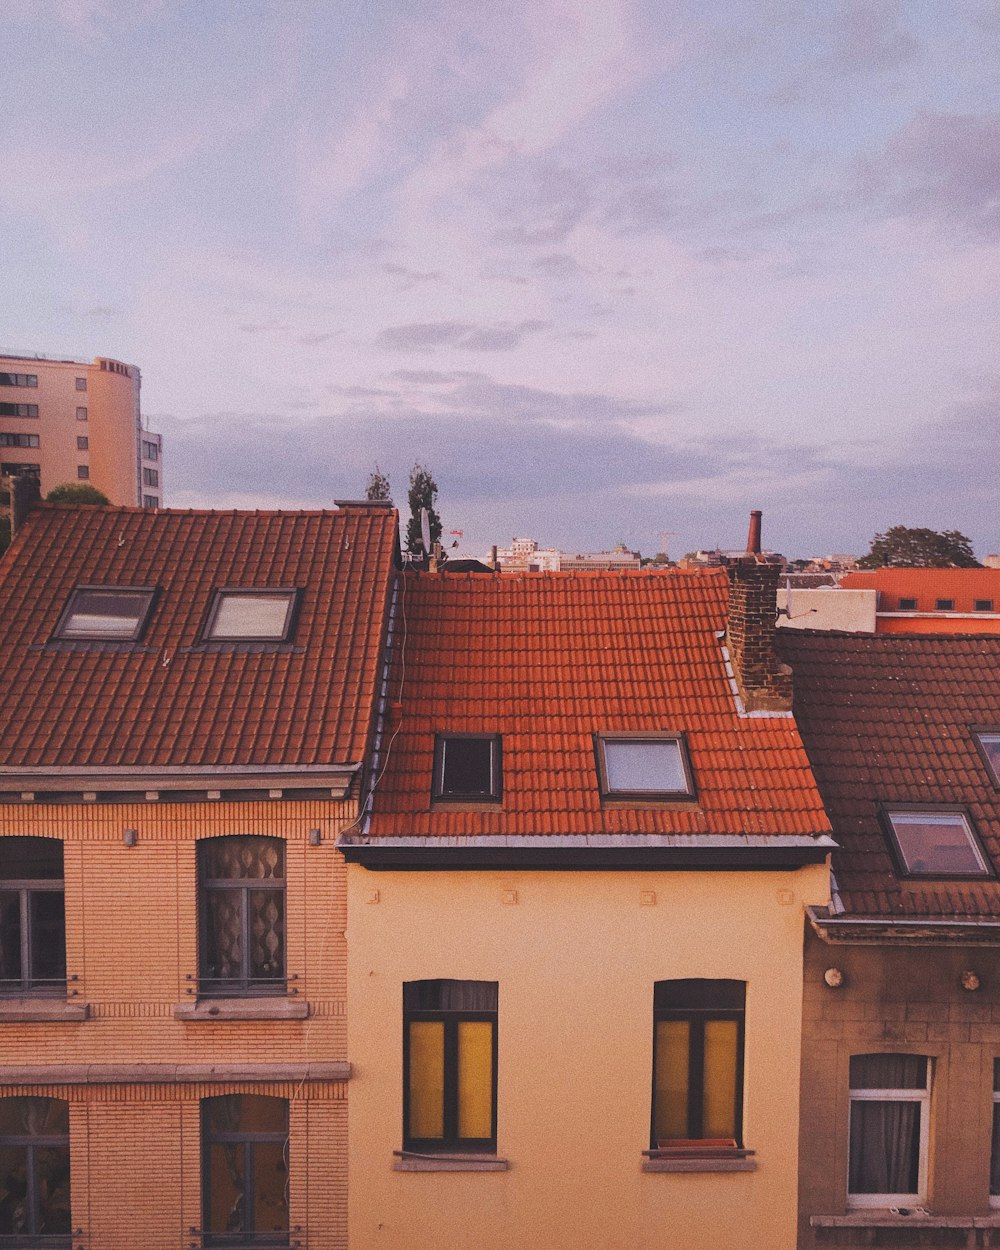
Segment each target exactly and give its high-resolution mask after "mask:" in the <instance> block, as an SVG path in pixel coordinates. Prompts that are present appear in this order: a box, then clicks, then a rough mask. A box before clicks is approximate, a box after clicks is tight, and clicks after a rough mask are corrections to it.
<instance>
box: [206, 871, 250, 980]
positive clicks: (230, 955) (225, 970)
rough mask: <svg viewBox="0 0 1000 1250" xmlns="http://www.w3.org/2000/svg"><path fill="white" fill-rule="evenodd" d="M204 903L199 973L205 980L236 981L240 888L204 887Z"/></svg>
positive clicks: (240, 958) (240, 962) (240, 955)
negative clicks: (220, 888)
mask: <svg viewBox="0 0 1000 1250" xmlns="http://www.w3.org/2000/svg"><path fill="white" fill-rule="evenodd" d="M203 902H204V907H205V924H204V933H205V949H204V951H203V952H202V972H201V975H202V977H203V978H205V979H206V980H208V981H227V980H238V979H239V978H240V977H241V976H242V974H243V891H242V890H206V891H205V896H204V900H203Z"/></svg>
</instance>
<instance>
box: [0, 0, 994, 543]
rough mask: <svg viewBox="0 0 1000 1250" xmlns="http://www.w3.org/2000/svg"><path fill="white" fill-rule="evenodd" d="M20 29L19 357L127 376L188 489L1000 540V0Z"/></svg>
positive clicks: (634, 528) (730, 533)
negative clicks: (379, 483) (98, 360)
mask: <svg viewBox="0 0 1000 1250" xmlns="http://www.w3.org/2000/svg"><path fill="white" fill-rule="evenodd" d="M4 16H5V22H6V25H5V29H6V30H7V32H8V37H9V40H10V44H11V47H16V49H17V55H16V56H14V57H11V58H10V60H9V63H8V65H7V67H6V73H5V76H4V82H3V83H2V84H0V106H2V108H3V115H4V117H5V121H6V125H5V126H4V128H3V131H2V133H0V154H2V156H3V160H4V169H5V179H4V191H5V194H4V197H3V202H2V203H0V239H2V241H3V244H4V253H5V264H4V267H3V272H2V275H0V294H2V298H3V306H4V309H5V313H6V315H5V318H4V324H3V328H2V331H0V334H2V341H0V350H3V351H6V352H25V351H29V352H34V351H37V352H41V353H45V354H48V355H52V356H63V357H67V356H68V357H72V358H81V359H87V358H91V357H93V356H98V355H101V356H111V357H114V358H117V359H121V360H128V361H134V362H135V363H136V364H137V365H138V366H139V367H140V368H141V370H142V381H143V392H142V408H143V413H144V415H145V416H147V417H148V418H149V419H150V421H151V422H152V423H153V425H154V426H155V428H157V429H158V430H160V431H161V432H162V433H163V436H164V440H165V444H166V445H168V446H169V448H170V457H169V462H170V473H169V482H168V490H167V502H168V504H170V505H172V506H180V507H186V506H196V507H204V506H213V507H222V508H229V507H257V506H259V507H276V506H281V507H300V506H301V507H317V506H324V505H329V504H330V503H331V501H332V500H333V499H334V498H343V497H353V496H357V495H359V494H362V493H363V491H364V487H365V484H366V481H367V477H368V474H369V472H370V471H371V470H372V469H373V468H374V466H375V465H376V464H378V465H379V466H380V467H381V469H382V470H383V472H385V473H387V474H388V476H389V478H390V480H391V483H392V488H393V493H394V497H395V499H396V501H397V504H400V505H402V507H404V508H405V493H406V480H407V475H408V472H409V469H410V466H411V465H412V464H413V462H414V461H415V460H419V461H421V462H423V463H425V464H426V465H427V466H428V468H429V469H430V470H431V472H432V473H433V475H434V476H435V478H436V480H437V482H438V485H439V488H440V494H439V499H438V504H439V511H440V513H441V517H442V520H443V522H444V527H445V530H446V531H447V530H449V529H461V530H463V531H464V538H463V540H462V548H463V551H469V552H472V551H483V550H488V548H489V545H490V544H491V543H493V542H501V543H502V542H506V541H508V540H509V538H510V536H511V535H513V534H520V533H525V534H532V535H534V536H536V537H537V538H538V539H539V541H540V542H542V543H543V544H544V545H552V546H555V547H559V548H562V549H564V550H603V549H608V548H609V547H611V546H613V545H614V544H615V543H616V542H618V541H619V540H621V541H623V542H624V543H625V544H626V545H627V546H629V547H630V548H634V549H639V550H641V551H642V552H643V553H644V554H655V552H656V551H657V550H658V549H659V546H660V539H659V534H660V532H661V531H666V530H669V531H673V535H672V537H671V539H670V546H669V547H668V550H669V551H670V554H671V555H674V554H675V553H678V554H682V553H683V552H685V551H688V550H692V549H695V548H697V547H710V546H714V545H716V544H717V545H719V546H721V547H723V548H729V547H734V546H739V545H740V543H741V541H742V539H743V537H744V535H745V532H746V517H747V513H748V511H749V509H750V508H753V507H759V508H761V509H763V511H764V541H765V544H766V545H767V546H768V547H771V548H774V549H777V550H780V551H782V552H784V553H785V554H786V555H788V556H790V557H798V556H806V555H816V554H823V553H827V552H854V553H862V552H864V551H866V550H867V549H868V544H869V542H870V539H871V537H872V535H873V534H875V533H876V532H878V531H884V530H885V529H887V528H889V527H890V526H892V525H896V524H903V525H910V526H927V527H929V528H932V529H939V530H944V529H959V530H962V531H963V532H964V533H966V534H968V535H969V536H970V538H971V539H972V542H973V546H974V548H975V551H976V554H977V556H978V557H979V558H980V559H982V558H983V556H984V555H986V554H987V553H989V552H994V551H997V550H1000V520H998V517H1000V509H998V508H997V506H996V505H997V499H996V494H997V490H996V463H997V450H996V449H997V446H998V444H1000V367H998V365H997V353H996V325H997V323H998V313H1000V309H998V289H1000V281H998V280H1000V210H998V207H997V205H998V203H1000V174H998V170H1000V107H998V96H997V87H998V73H997V65H1000V14H998V12H997V9H996V6H995V5H994V4H992V3H988V2H987V0H955V3H953V4H951V5H948V6H941V5H939V4H933V3H930V0H901V2H896V3H894V2H891V0H840V2H839V3H831V4H830V5H825V6H803V5H800V4H794V3H792V2H791V0H764V2H763V3H761V0H753V2H751V0H715V2H712V0H710V3H708V4H705V3H704V2H703V0H699V2H698V3H696V2H695V0H678V2H677V3H668V4H662V3H654V2H653V0H586V2H584V0H500V2H499V3H497V4H494V5H490V6H486V7H484V6H482V5H479V4H474V3H472V2H471V0H469V2H468V3H462V2H459V0H391V2H390V3H389V4H386V5H378V6H364V7H362V6H355V5H329V4H324V3H321V2H320V0H281V2H280V3H279V2H278V0H267V2H264V0H239V2H236V0H214V2H213V3H212V4H208V5H206V4H199V3H195V2H194V0H136V2H135V3H133V4H129V5H127V6H124V5H121V4H116V3H114V0H9V2H8V4H7V5H6V6H5V13H4Z"/></svg>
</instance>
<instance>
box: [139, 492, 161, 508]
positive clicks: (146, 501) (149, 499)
mask: <svg viewBox="0 0 1000 1250" xmlns="http://www.w3.org/2000/svg"><path fill="white" fill-rule="evenodd" d="M142 506H143V507H144V508H158V507H159V506H160V501H159V499H158V498H157V497H156V495H143V497H142Z"/></svg>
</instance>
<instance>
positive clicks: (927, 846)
mask: <svg viewBox="0 0 1000 1250" xmlns="http://www.w3.org/2000/svg"><path fill="white" fill-rule="evenodd" d="M885 817H886V820H887V822H888V825H889V831H890V833H891V834H892V843H893V849H894V851H895V856H896V860H897V863H898V865H899V868H900V870H901V872H902V875H903V876H906V877H990V876H992V875H993V873H992V870H991V868H990V865H989V862H988V861H987V859H986V856H985V854H984V852H983V849H982V847H981V846H980V844H979V839H978V838H977V837H976V834H975V831H974V830H973V828H972V821H971V820H970V819H969V817H968V815H967V814H966V813H965V812H964V811H961V810H955V809H952V810H947V809H945V810H942V809H940V808H937V809H917V808H903V809H901V808H887V809H886V811H885Z"/></svg>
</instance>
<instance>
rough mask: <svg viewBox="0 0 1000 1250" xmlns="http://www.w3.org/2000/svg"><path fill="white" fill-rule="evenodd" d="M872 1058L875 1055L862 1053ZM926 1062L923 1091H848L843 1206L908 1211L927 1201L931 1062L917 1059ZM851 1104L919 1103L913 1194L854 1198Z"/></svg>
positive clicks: (856, 1195) (895, 1052) (923, 1056)
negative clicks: (925, 1079)
mask: <svg viewBox="0 0 1000 1250" xmlns="http://www.w3.org/2000/svg"><path fill="white" fill-rule="evenodd" d="M865 1053H869V1054H874V1053H877V1052H874V1051H870V1052H865ZM885 1053H886V1054H909V1053H911V1052H909V1051H905V1052H904V1051H886V1052H885ZM919 1058H921V1059H925V1060H926V1061H927V1084H926V1086H925V1087H924V1088H923V1089H852V1090H850V1091H849V1099H850V1102H849V1108H848V1121H847V1141H848V1149H847V1206H848V1208H851V1209H858V1208H861V1207H882V1208H884V1207H907V1206H909V1207H912V1206H916V1205H917V1204H918V1203H923V1202H926V1201H927V1156H928V1149H929V1146H930V1121H931V1116H930V1110H931V1082H932V1080H933V1076H932V1072H933V1067H934V1060H933V1059H932V1057H931V1056H930V1055H920V1056H919ZM855 1102H919V1103H920V1104H921V1106H920V1145H919V1147H918V1149H919V1155H920V1157H919V1158H918V1160H917V1192H916V1193H915V1194H854V1193H851V1151H850V1140H851V1115H852V1114H853V1108H854V1104H855Z"/></svg>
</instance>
